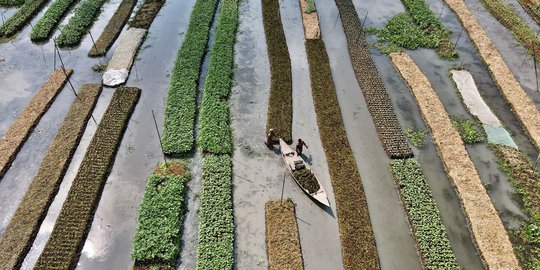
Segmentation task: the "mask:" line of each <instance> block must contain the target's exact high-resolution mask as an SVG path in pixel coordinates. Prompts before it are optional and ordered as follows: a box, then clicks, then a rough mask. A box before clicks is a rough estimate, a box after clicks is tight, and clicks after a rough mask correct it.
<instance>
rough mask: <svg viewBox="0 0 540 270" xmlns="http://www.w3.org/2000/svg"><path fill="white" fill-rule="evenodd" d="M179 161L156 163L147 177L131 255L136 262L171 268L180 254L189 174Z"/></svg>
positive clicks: (136, 263) (136, 264)
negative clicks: (153, 170) (155, 166)
mask: <svg viewBox="0 0 540 270" xmlns="http://www.w3.org/2000/svg"><path fill="white" fill-rule="evenodd" d="M185 170H186V169H185V166H184V164H182V163H181V162H178V161H174V162H169V163H168V167H166V166H165V164H159V165H158V168H156V171H155V172H154V173H152V174H151V175H150V177H149V178H148V183H147V184H146V188H145V191H144V197H143V200H142V203H141V206H140V208H139V216H138V218H137V231H136V232H135V237H134V239H133V250H132V252H131V258H132V259H133V260H134V261H135V267H136V268H137V266H139V265H147V266H154V265H167V266H170V267H174V266H175V265H176V262H177V260H178V256H179V255H180V245H181V240H182V237H181V236H182V222H183V220H184V215H185V213H186V207H187V205H186V202H185V198H184V196H185V194H186V190H187V186H186V183H187V182H188V181H189V180H190V179H191V174H190V173H189V172H186V171H185Z"/></svg>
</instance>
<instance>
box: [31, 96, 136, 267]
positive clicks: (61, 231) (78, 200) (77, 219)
mask: <svg viewBox="0 0 540 270" xmlns="http://www.w3.org/2000/svg"><path fill="white" fill-rule="evenodd" d="M140 94H141V90H140V89H138V88H132V87H120V88H118V89H117V90H116V91H115V93H114V95H113V97H112V100H111V103H110V104H109V106H108V108H107V111H106V112H105V114H104V115H103V118H102V120H101V122H100V123H99V126H98V128H97V130H96V133H95V134H94V137H93V138H92V141H91V142H90V145H89V146H88V149H87V151H86V154H85V156H84V158H83V161H82V163H81V165H80V167H79V171H78V172H77V176H76V177H75V179H74V180H73V184H72V186H71V188H70V190H69V193H68V195H67V198H66V200H65V202H64V204H63V205H62V210H61V212H60V215H59V216H58V219H57V220H56V223H55V224H54V228H53V231H52V232H51V235H50V238H49V240H48V241H47V244H46V245H45V248H44V250H43V252H42V253H41V255H40V257H39V259H38V261H37V262H36V265H35V267H34V269H72V268H74V267H75V265H76V264H77V261H78V258H79V256H80V252H81V249H82V247H83V244H84V242H85V239H86V235H87V234H88V230H89V229H90V224H91V223H92V220H93V218H94V212H95V209H96V207H97V204H98V203H99V199H100V197H101V191H102V190H103V186H104V185H105V182H106V180H107V177H108V174H109V173H110V171H111V168H112V165H113V163H114V159H115V156H116V151H117V149H118V146H119V145H120V141H121V140H122V136H123V135H124V130H125V129H126V127H127V125H128V120H129V118H130V116H131V113H132V112H133V110H134V109H135V105H136V104H137V101H138V100H139V96H140Z"/></svg>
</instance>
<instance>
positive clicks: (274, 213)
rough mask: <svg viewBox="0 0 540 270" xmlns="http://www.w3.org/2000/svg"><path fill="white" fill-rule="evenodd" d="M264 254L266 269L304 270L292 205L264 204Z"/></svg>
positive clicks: (284, 202) (279, 202) (283, 203)
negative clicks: (266, 262)
mask: <svg viewBox="0 0 540 270" xmlns="http://www.w3.org/2000/svg"><path fill="white" fill-rule="evenodd" d="M265 210H266V212H265V213H266V214H265V217H266V252H267V253H268V269H270V270H274V269H275V270H280V269H304V263H303V261H302V248H301V247H300V235H299V233H298V224H297V223H296V211H295V208H294V203H293V202H292V201H290V200H285V201H283V202H282V201H279V200H278V201H269V202H267V203H266V207H265Z"/></svg>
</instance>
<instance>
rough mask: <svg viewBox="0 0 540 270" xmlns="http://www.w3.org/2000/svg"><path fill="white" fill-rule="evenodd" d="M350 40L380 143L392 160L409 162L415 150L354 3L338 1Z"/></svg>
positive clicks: (345, 0) (354, 60) (352, 58)
mask: <svg viewBox="0 0 540 270" xmlns="http://www.w3.org/2000/svg"><path fill="white" fill-rule="evenodd" d="M336 4H337V7H338V10H339V15H340V17H341V22H342V24H343V30H344V31H345V37H346V38H347V46H348V49H349V55H350V58H351V63H352V66H353V70H354V74H355V75H356V79H357V80H358V83H359V85H360V89H362V92H363V94H364V97H365V99H366V103H367V106H368V110H369V112H370V114H371V117H372V119H373V122H374V123H375V127H376V129H377V133H378V134H379V139H380V140H381V143H382V145H383V147H384V149H385V151H386V153H387V154H388V156H390V158H408V157H412V156H413V152H412V150H411V149H410V148H409V144H408V143H407V140H406V138H405V136H404V135H403V132H402V130H401V125H400V124H399V122H398V120H397V117H396V113H395V111H394V107H393V105H392V101H391V100H390V97H389V96H388V93H387V92H386V88H385V85H384V82H383V81H382V79H381V77H380V75H379V73H378V71H377V68H376V66H375V63H374V62H373V59H371V53H370V51H369V48H368V45H367V42H366V39H365V36H364V31H363V29H362V24H361V23H360V19H359V18H358V14H357V13H356V9H355V7H354V5H353V3H352V1H351V0H336Z"/></svg>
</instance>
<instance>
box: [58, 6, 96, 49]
mask: <svg viewBox="0 0 540 270" xmlns="http://www.w3.org/2000/svg"><path fill="white" fill-rule="evenodd" d="M105 2H107V0H84V2H82V3H81V4H80V6H79V7H78V8H77V10H75V15H73V17H71V19H69V22H68V23H67V24H66V26H65V27H64V28H63V29H62V32H61V34H60V35H59V36H58V39H57V40H56V41H57V44H58V46H59V47H61V48H67V47H73V46H77V45H79V44H80V43H81V41H82V39H83V37H84V36H85V35H86V33H88V30H89V29H90V27H91V26H92V24H94V21H95V20H96V19H97V17H98V16H99V14H100V13H101V6H103V4H105Z"/></svg>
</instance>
